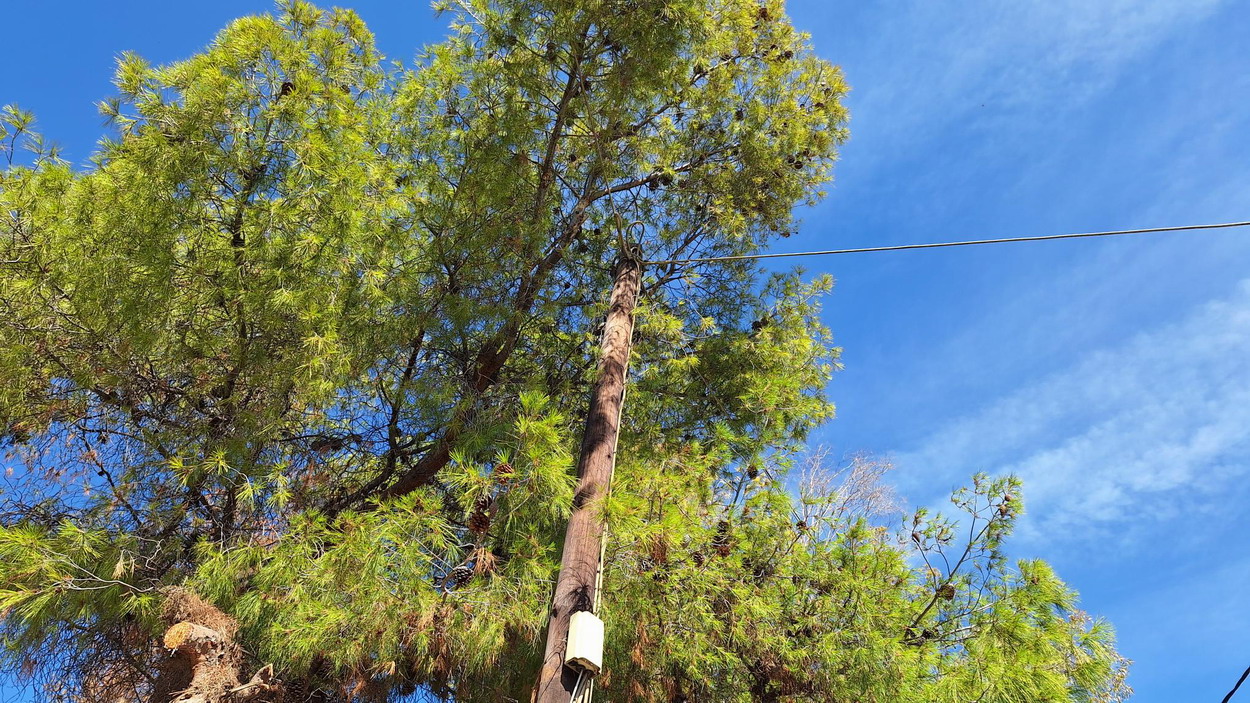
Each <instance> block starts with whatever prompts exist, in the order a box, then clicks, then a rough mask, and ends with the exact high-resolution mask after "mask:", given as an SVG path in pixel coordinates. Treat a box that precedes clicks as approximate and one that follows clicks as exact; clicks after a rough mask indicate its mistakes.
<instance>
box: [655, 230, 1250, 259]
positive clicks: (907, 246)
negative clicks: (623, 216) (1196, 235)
mask: <svg viewBox="0 0 1250 703" xmlns="http://www.w3.org/2000/svg"><path fill="white" fill-rule="evenodd" d="M1247 226H1250V221H1245V222H1223V223H1220V224H1214V225H1182V226H1179V227H1149V228H1146V229H1119V230H1112V231H1109V232H1078V233H1074V234H1045V235H1042V236H1039V237H1002V238H999V239H972V240H968V241H962V242H932V243H929V244H898V245H895V246H885V247H864V248H861V249H827V250H825V251H794V252H785V253H781V254H741V255H738V256H708V257H703V258H694V259H666V260H663V261H647V262H645V263H646V264H647V265H648V266H660V265H665V264H702V263H712V262H716V261H745V260H748V259H782V258H786V257H791V256H825V255H827V254H863V253H866V252H872V251H904V250H907V249H938V248H941V247H967V246H973V245H976V244H1004V243H1008V242H1043V241H1048V240H1051V239H1081V238H1084V237H1113V236H1116V235H1121V234H1149V233H1151V232H1183V231H1188V230H1195V229H1224V228H1228V227H1247Z"/></svg>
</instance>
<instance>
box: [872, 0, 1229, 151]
mask: <svg viewBox="0 0 1250 703" xmlns="http://www.w3.org/2000/svg"><path fill="white" fill-rule="evenodd" d="M1226 1H1227V0H1192V1H1189V2H1175V1H1168V0H1100V1H1099V2H1089V1H1088V0H1058V1H1055V2H1046V3H997V2H988V1H986V2H981V3H979V4H980V5H981V7H980V9H979V10H978V11H968V9H967V8H965V9H964V10H961V11H959V12H951V11H950V8H949V7H946V6H945V5H944V4H943V3H931V2H912V3H910V4H909V7H908V9H907V10H906V11H897V8H894V7H891V9H890V11H889V13H888V18H889V20H890V21H889V22H882V23H881V24H880V26H881V27H882V28H883V29H882V33H880V34H874V35H873V36H872V38H871V48H870V49H868V51H869V53H872V54H877V56H874V57H873V60H872V61H870V62H865V63H866V64H867V65H870V66H873V67H874V72H877V71H883V72H887V73H888V74H889V75H890V77H891V80H889V81H885V82H882V81H876V80H874V77H873V76H865V77H863V79H862V82H863V84H864V87H863V91H862V93H861V95H859V96H853V102H854V104H855V106H856V117H857V118H860V117H862V118H863V119H857V120H856V122H857V127H859V128H860V130H861V131H862V130H864V129H867V130H872V129H886V130H890V131H894V130H900V129H903V130H906V131H909V132H912V133H913V134H915V135H916V136H923V130H920V129H917V127H918V126H919V125H920V124H921V123H924V124H929V125H934V124H938V123H941V122H942V121H943V120H954V119H961V118H962V116H963V113H964V112H966V111H971V110H973V109H976V108H978V107H979V106H980V105H982V104H985V103H987V102H992V103H993V104H994V107H995V112H997V113H999V114H1001V113H1003V112H1004V111H1005V112H1010V113H1014V112H1015V109H1022V108H1027V109H1030V110H1032V109H1035V108H1038V107H1039V106H1042V105H1045V106H1049V109H1048V110H1044V111H1038V112H1035V113H1034V114H1035V115H1036V118H1037V119H1038V120H1045V119H1048V118H1050V117H1053V115H1054V113H1055V112H1056V111H1059V110H1062V109H1064V108H1065V106H1066V107H1078V106H1079V105H1080V104H1081V103H1082V102H1083V101H1084V100H1085V99H1087V98H1089V97H1091V96H1093V95H1094V94H1096V93H1097V92H1098V91H1099V90H1101V89H1103V88H1105V87H1106V86H1107V85H1108V83H1109V82H1111V81H1113V80H1115V79H1116V78H1117V76H1119V75H1120V73H1121V72H1122V71H1123V70H1124V69H1125V68H1126V66H1127V65H1128V64H1129V63H1130V62H1131V61H1132V60H1133V59H1135V58H1136V57H1138V56H1141V55H1143V54H1145V53H1147V52H1148V51H1150V50H1151V49H1153V48H1154V47H1156V46H1157V45H1159V44H1160V43H1161V42H1163V41H1165V40H1167V39H1168V38H1170V37H1172V36H1175V35H1177V34H1180V33H1183V32H1184V31H1186V29H1187V28H1188V27H1191V26H1194V25H1197V24H1198V23H1200V22H1201V21H1203V20H1205V19H1207V18H1209V17H1210V16H1211V15H1212V14H1213V13H1215V12H1216V11H1218V10H1219V8H1220V6H1221V5H1222V4H1223V3H1224V2H1226ZM901 67H905V70H901ZM925 96H929V98H926V97H925ZM950 96H963V100H962V107H961V106H960V105H959V104H958V103H953V102H952V101H951V99H950ZM856 97H858V98H859V99H854V98H856ZM930 106H940V107H941V108H942V109H941V111H934V110H930V109H927V108H929V107H930ZM900 108H908V109H900ZM869 117H871V119H869ZM1008 117H1009V118H1010V119H1011V120H1012V121H1013V122H1018V118H1019V115H1017V114H1010V115H1008Z"/></svg>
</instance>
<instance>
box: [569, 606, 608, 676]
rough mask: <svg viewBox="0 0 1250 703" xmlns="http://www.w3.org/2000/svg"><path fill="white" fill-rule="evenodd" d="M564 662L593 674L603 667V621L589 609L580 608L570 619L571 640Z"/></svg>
mask: <svg viewBox="0 0 1250 703" xmlns="http://www.w3.org/2000/svg"><path fill="white" fill-rule="evenodd" d="M564 663H565V664H572V665H573V666H578V667H581V668H583V669H585V670H586V671H587V672H589V673H591V674H597V673H599V670H600V669H602V668H603V621H602V620H600V619H599V618H598V617H597V616H596V615H595V614H594V613H592V612H590V611H588V610H579V611H578V612H576V613H573V617H572V618H570V619H569V640H568V645H567V646H566V647H565V649H564Z"/></svg>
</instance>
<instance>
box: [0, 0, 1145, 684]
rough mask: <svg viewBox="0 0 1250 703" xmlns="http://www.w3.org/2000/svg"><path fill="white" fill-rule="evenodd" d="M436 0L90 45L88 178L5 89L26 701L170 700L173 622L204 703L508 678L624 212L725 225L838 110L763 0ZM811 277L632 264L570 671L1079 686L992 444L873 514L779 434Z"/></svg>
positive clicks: (769, 216)
mask: <svg viewBox="0 0 1250 703" xmlns="http://www.w3.org/2000/svg"><path fill="white" fill-rule="evenodd" d="M444 9H445V10H446V12H447V16H448V17H449V19H450V34H449V36H448V38H447V39H446V40H445V41H444V42H442V43H440V44H437V45H434V46H431V47H428V48H426V49H425V50H424V51H423V52H422V53H421V54H420V55H419V56H418V58H417V60H416V61H415V62H414V63H413V64H412V65H411V66H408V67H404V66H399V65H391V64H388V63H387V62H386V61H385V60H384V59H383V57H382V56H381V55H379V53H378V51H377V49H376V48H375V46H374V43H373V39H372V36H371V35H370V33H369V32H368V30H367V29H366V28H365V26H364V25H363V24H362V22H361V21H360V19H359V18H358V17H357V16H356V15H355V14H353V13H352V12H350V11H347V10H337V9H336V10H321V9H318V8H315V7H313V6H311V5H309V4H306V3H303V2H298V1H291V2H284V3H282V4H281V5H280V6H279V8H278V9H277V11H276V12H275V13H274V14H272V15H265V16H256V17H246V18H242V19H239V20H237V21H235V22H233V23H232V24H231V25H230V26H228V27H227V28H226V29H225V30H223V31H222V32H221V33H220V34H219V35H218V37H217V38H216V40H215V41H214V42H213V43H212V45H211V46H209V47H208V48H206V49H205V50H204V51H202V52H201V53H199V54H198V55H196V56H194V57H193V58H191V59H188V60H186V61H182V62H179V63H176V64H172V65H168V66H152V65H149V64H148V63H146V62H145V61H144V60H143V59H142V58H141V57H139V56H136V55H131V54H126V55H123V56H122V57H121V58H120V59H119V61H118V67H117V73H116V87H117V97H116V98H113V99H110V100H106V101H104V102H103V103H101V106H100V107H101V110H102V111H103V112H104V114H105V115H106V116H107V117H108V118H109V119H110V121H111V123H112V125H113V127H114V129H113V131H112V132H111V136H109V137H108V138H106V139H104V140H102V141H101V142H100V145H99V148H98V150H97V151H96V153H95V155H94V158H93V160H92V163H91V165H90V166H89V167H87V168H75V167H73V166H71V165H70V164H68V163H66V162H64V161H63V160H61V159H60V158H58V156H57V154H56V152H55V150H54V149H52V148H50V147H49V146H47V144H46V143H45V142H44V141H43V140H42V139H41V138H40V137H38V136H37V135H36V134H35V133H34V132H33V130H32V119H33V118H32V117H31V116H30V115H28V114H26V113H23V112H22V111H20V110H17V109H16V108H7V109H6V111H5V113H4V115H3V125H4V126H3V131H0V140H2V141H3V143H4V145H5V146H4V148H5V154H6V156H7V157H8V160H9V166H8V168H7V169H6V170H4V171H3V172H2V173H0V438H2V440H0V441H2V442H3V446H4V448H5V449H6V451H7V454H6V468H7V478H6V481H7V483H6V484H5V485H4V489H3V490H4V492H3V494H2V495H0V618H2V622H0V627H2V636H3V642H2V644H3V649H2V650H0V655H2V656H3V662H4V667H5V669H6V670H8V671H10V672H11V673H12V674H13V675H14V676H16V677H17V678H18V679H20V680H27V681H33V682H37V684H38V686H39V692H40V695H41V697H42V699H44V700H56V701H82V702H95V701H101V702H103V701H109V702H112V701H117V700H136V701H137V700H155V701H167V700H173V699H174V698H175V697H176V696H177V694H178V692H179V691H181V690H182V689H183V688H186V687H187V686H188V685H190V681H191V678H190V677H192V676H193V675H196V674H195V672H193V671H189V670H178V668H177V666H175V665H174V664H173V663H171V662H175V661H176V660H177V658H176V657H174V658H171V656H170V654H169V652H170V649H171V648H172V649H174V650H177V651H182V650H181V648H182V647H189V646H191V645H190V644H187V643H189V642H192V641H193V640H195V638H196V637H197V636H198V635H197V634H196V633H197V632H201V631H200V630H194V629H193V626H194V627H201V628H207V629H208V630H209V631H211V632H214V633H216V634H217V635H219V636H220V637H222V638H223V640H224V645H222V646H224V647H225V649H223V650H222V651H223V652H226V655H225V656H224V660H225V661H228V663H229V664H230V667H232V669H231V671H229V672H226V674H223V675H222V676H221V677H219V678H218V679H216V680H215V682H209V683H208V684H202V683H201V682H199V679H198V678H196V681H197V683H196V684H195V685H196V686H201V689H202V690H200V689H197V690H198V693H199V694H200V695H201V696H202V699H203V700H285V701H305V700H315V701H325V702H331V701H334V702H338V701H356V700H360V701H366V700H368V701H387V700H400V699H403V698H405V697H410V698H413V699H422V698H426V699H431V700H453V699H454V700H456V701H466V702H467V701H503V700H526V699H527V698H528V695H529V693H528V691H529V688H530V687H531V686H532V684H533V681H534V676H535V673H536V672H537V669H538V659H539V657H540V655H541V652H542V646H543V635H544V629H545V623H546V620H545V618H546V613H547V608H548V605H549V601H550V597H551V584H552V581H553V579H554V576H555V571H556V569H557V567H558V565H559V547H560V540H561V538H562V535H563V529H562V528H563V523H564V520H565V519H566V517H567V516H568V514H569V511H570V506H571V504H572V500H573V496H572V486H573V482H574V477H573V475H572V465H573V462H574V460H575V455H574V453H575V452H576V448H577V446H578V443H579V439H580V430H581V424H580V418H581V415H582V412H583V406H584V404H585V400H586V396H587V391H588V388H589V382H590V377H591V374H592V373H593V369H594V364H595V361H596V359H595V340H596V335H597V331H596V327H597V325H598V324H599V321H600V320H601V318H602V315H603V313H604V310H605V305H606V291H607V289H608V287H609V285H610V283H611V272H612V263H613V260H614V259H615V257H616V255H617V253H618V252H619V250H620V247H621V245H622V242H624V241H625V240H626V239H628V240H629V241H630V242H631V243H636V244H638V245H639V246H640V247H641V250H642V252H643V254H644V256H645V257H646V258H647V259H648V260H650V261H653V262H659V261H665V262H672V261H675V260H680V259H686V258H691V257H696V256H720V255H735V254H748V253H751V252H756V251H759V250H760V249H761V248H763V247H765V246H767V245H768V243H769V242H771V241H774V240H775V239H776V238H778V237H785V236H788V235H789V233H790V232H791V231H793V229H794V228H795V226H796V223H795V222H794V221H793V219H792V211H793V209H794V207H795V206H796V205H797V204H802V203H809V202H814V201H815V200H816V199H818V198H819V197H820V195H821V192H820V188H821V186H822V184H824V183H825V182H827V181H828V179H829V178H830V175H831V168H832V165H833V161H834V159H835V157H836V149H837V147H838V146H839V145H840V144H841V143H842V142H843V141H844V140H845V139H846V136H847V133H846V121H847V113H846V110H845V109H844V107H843V105H842V98H843V97H844V95H845V93H846V90H847V86H846V84H845V83H844V81H843V77H842V75H841V73H840V72H839V70H838V69H837V68H836V67H835V66H833V65H831V64H830V63H828V62H826V61H824V60H822V59H820V58H819V57H817V56H815V55H814V53H813V51H812V49H811V46H810V44H809V41H808V38H807V37H806V36H805V35H803V34H802V33H800V32H798V31H796V30H795V29H794V28H793V27H792V26H791V24H790V23H789V21H788V20H787V18H786V16H785V13H784V9H783V4H782V2H781V0H765V1H764V2H760V1H759V0H578V1H577V2H572V1H570V0H465V1H464V2H461V3H456V4H454V5H452V4H448V7H446V8H444ZM23 146H25V147H29V151H23V150H22V147H23ZM830 286H831V281H830V280H829V279H828V278H825V277H817V278H815V279H811V280H805V279H803V278H802V277H801V276H800V275H799V274H798V273H797V272H796V273H790V274H781V275H771V276H766V275H765V274H764V273H763V272H762V271H761V270H760V269H759V268H758V267H757V266H756V265H754V264H751V263H747V262H740V261H739V262H719V263H702V264H678V263H664V264H653V265H649V266H648V267H647V269H646V271H645V275H644V280H643V290H642V294H641V299H640V305H639V309H638V318H637V330H636V336H635V346H634V351H633V358H632V361H631V369H630V388H629V397H628V401H627V407H626V411H625V417H624V426H623V429H622V437H621V440H620V452H619V456H620V459H619V464H618V467H617V474H616V484H615V487H614V489H613V494H612V496H611V498H610V499H609V500H608V501H607V503H606V505H605V507H604V511H605V516H606V518H607V520H608V524H609V530H610V541H609V544H608V547H607V552H606V561H605V564H606V573H605V577H604V579H605V585H604V610H603V617H604V618H605V620H606V622H607V651H606V653H605V667H606V668H605V671H604V673H603V674H602V675H601V676H599V677H598V678H597V679H596V686H597V691H598V693H599V695H600V696H602V697H604V698H605V699H606V700H614V701H615V700H619V701H686V700H692V701H693V700H699V701H779V700H827V701H882V702H884V701H917V702H920V701H925V702H928V701H968V700H979V701H987V702H989V701H1004V702H1005V701H1112V700H1119V699H1120V698H1121V697H1122V696H1123V695H1124V694H1125V691H1126V689H1125V687H1124V685H1123V675H1124V664H1123V662H1122V660H1121V659H1120V658H1119V657H1118V655H1117V654H1116V653H1115V651H1114V647H1113V639H1112V636H1111V633H1110V630H1109V628H1108V626H1107V625H1106V624H1105V623H1102V622H1100V621H1094V620H1091V619H1089V618H1088V617H1086V616H1084V615H1083V614H1081V613H1080V612H1079V611H1078V610H1077V609H1076V607H1075V595H1074V593H1073V592H1072V591H1071V590H1070V589H1069V588H1067V587H1066V586H1065V585H1064V584H1063V583H1062V582H1060V581H1059V580H1058V579H1057V578H1056V576H1055V575H1054V574H1053V573H1052V572H1051V570H1050V569H1049V568H1048V567H1047V566H1046V565H1045V564H1043V563H1040V562H1027V561H1026V562H1020V563H1017V564H1010V563H1009V562H1008V561H1007V559H1006V558H1005V556H1004V555H1003V551H1002V548H1001V542H1002V540H1003V539H1004V538H1005V537H1006V536H1007V535H1008V534H1009V533H1010V531H1011V527H1012V525H1013V523H1014V521H1015V519H1016V518H1017V517H1018V515H1019V514H1020V512H1021V509H1022V499H1021V497H1020V490H1019V486H1018V485H1017V482H1016V481H1015V480H1014V479H1012V478H1010V477H1007V478H997V479H991V478H989V477H984V476H977V477H976V478H975V480H974V481H973V483H972V485H971V486H970V487H969V488H968V489H967V490H966V491H961V492H959V493H957V494H956V496H955V503H956V510H955V515H956V516H957V517H952V518H949V519H948V518H946V517H943V516H940V515H930V514H929V513H928V512H926V511H924V510H920V511H916V512H914V513H910V514H908V515H907V516H906V517H902V516H901V513H900V512H899V511H898V510H896V509H895V508H893V507H892V504H891V502H890V501H888V500H885V499H884V497H883V490H884V489H883V485H882V484H881V482H880V473H881V470H882V467H881V466H880V465H879V464H877V463H874V462H872V461H869V460H866V459H857V460H854V461H852V462H850V463H849V464H847V465H845V466H841V467H838V466H829V465H826V464H825V463H823V462H821V461H818V460H815V459H812V458H811V453H810V451H808V450H806V444H805V442H806V439H807V436H808V434H809V432H810V431H811V430H812V429H813V428H815V427H817V426H819V425H820V424H821V423H823V422H825V421H826V420H828V419H830V418H831V417H832V416H833V406H832V405H831V403H830V402H829V401H828V399H827V398H826V397H825V395H824V390H823V389H824V386H825V384H826V382H827V380H828V379H829V377H830V374H831V373H832V372H833V371H834V369H835V368H836V366H837V359H838V350H837V348H836V347H834V346H832V339H831V337H830V334H829V332H828V330H826V329H825V328H824V327H823V326H822V325H821V323H820V320H819V298H820V296H821V295H822V294H824V293H825V292H826V291H828V290H829V288H830ZM805 457H806V458H805ZM957 534H958V535H960V536H957ZM179 623H189V624H184V625H179ZM175 625H178V627H181V628H182V629H181V630H179V629H177V628H174V627H171V626H175ZM171 637H172V638H173V639H171ZM162 638H163V639H162ZM196 676H198V675H196ZM249 684H250V685H251V687H250V688H249ZM204 686H207V687H208V688H204ZM212 686H217V688H216V689H212ZM230 689H234V690H233V692H231V690H230Z"/></svg>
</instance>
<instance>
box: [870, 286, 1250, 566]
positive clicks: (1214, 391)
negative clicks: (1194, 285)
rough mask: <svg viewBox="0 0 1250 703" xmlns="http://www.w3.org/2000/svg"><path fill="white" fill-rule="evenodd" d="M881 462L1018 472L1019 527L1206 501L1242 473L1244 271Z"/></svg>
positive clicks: (1093, 526) (1123, 527)
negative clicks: (1211, 293)
mask: <svg viewBox="0 0 1250 703" xmlns="http://www.w3.org/2000/svg"><path fill="white" fill-rule="evenodd" d="M895 461H896V464H897V465H898V466H899V468H900V474H901V475H902V477H903V478H904V481H905V482H906V483H912V482H913V480H914V481H915V483H916V485H919V484H920V482H923V485H925V486H929V487H932V486H934V485H941V481H942V479H946V480H948V481H950V482H951V483H952V484H955V483H959V482H961V481H963V480H964V479H966V477H967V475H968V474H969V473H970V472H972V471H977V470H988V471H992V472H994V473H1006V472H1010V473H1015V474H1017V475H1019V476H1021V478H1023V480H1024V482H1025V496H1026V500H1027V502H1028V506H1029V516H1028V517H1027V518H1026V519H1025V521H1024V522H1023V523H1022V525H1021V528H1022V532H1023V536H1024V537H1025V538H1026V539H1027V538H1029V537H1030V536H1032V537H1039V536H1042V535H1045V536H1046V539H1048V540H1052V541H1053V540H1056V539H1059V540H1065V541H1078V542H1079V541H1084V540H1085V539H1086V538H1090V537H1099V538H1102V537H1105V536H1106V534H1107V533H1109V532H1112V531H1114V532H1115V533H1116V534H1119V535H1121V536H1123V537H1125V538H1127V539H1131V538H1132V537H1133V536H1134V535H1136V534H1137V533H1138V532H1139V530H1141V529H1149V528H1150V527H1151V526H1153V525H1155V524H1158V523H1160V522H1164V521H1167V520H1170V519H1175V518H1176V517H1177V514H1178V512H1189V513H1196V514H1200V513H1201V512H1203V511H1210V510H1219V509H1220V506H1221V503H1222V501H1223V500H1224V499H1225V498H1226V494H1227V493H1228V492H1230V491H1232V490H1233V486H1234V484H1235V483H1236V482H1237V481H1239V480H1241V479H1244V478H1245V477H1246V476H1250V279H1247V280H1244V281H1242V282H1241V284H1240V285H1239V286H1238V287H1237V288H1236V290H1235V291H1234V292H1233V293H1232V294H1230V295H1229V296H1227V297H1226V298H1223V299H1219V300H1214V301H1211V302H1208V303H1206V304H1204V305H1201V306H1199V307H1198V308H1196V309H1195V310H1193V311H1192V312H1191V313H1190V314H1189V315H1188V316H1186V317H1185V318H1184V319H1182V320H1181V321H1179V322H1177V323H1175V324H1171V325H1167V326H1164V327H1161V328H1158V329H1155V330H1152V331H1150V332H1146V333H1142V334H1139V335H1137V336H1136V337H1134V338H1133V339H1131V340H1129V341H1127V342H1125V343H1122V344H1121V345H1119V346H1115V347H1112V348H1108V349H1103V350H1100V351H1097V352H1093V353H1090V354H1088V355H1086V356H1084V357H1083V358H1079V359H1076V360H1075V361H1074V363H1073V364H1071V365H1070V366H1068V367H1067V368H1065V369H1063V370H1061V371H1058V372H1056V373H1054V374H1052V375H1050V376H1048V377H1046V378H1044V379H1042V380H1039V381H1036V382H1033V383H1031V384H1029V385H1027V386H1025V387H1023V388H1020V389H1019V390H1016V391H1014V392H1012V393H1011V394H1009V395H1007V396H1005V397H1002V398H999V399H997V400H995V401H993V402H991V403H989V404H988V405H986V406H984V407H983V408H982V409H980V410H978V411H976V412H974V413H972V414H970V415H968V416H966V417H963V418H960V419H957V420H955V421H953V422H951V423H949V424H948V425H946V426H945V427H942V428H941V429H939V430H938V431H937V432H935V433H934V434H933V435H932V436H930V437H929V438H927V439H926V440H925V441H923V442H922V443H921V444H920V445H919V446H918V447H917V448H915V449H913V450H911V451H906V452H903V453H900V454H898V455H897V456H896V458H895ZM908 477H912V480H908ZM913 490H914V487H913ZM913 497H914V498H921V496H913Z"/></svg>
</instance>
